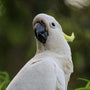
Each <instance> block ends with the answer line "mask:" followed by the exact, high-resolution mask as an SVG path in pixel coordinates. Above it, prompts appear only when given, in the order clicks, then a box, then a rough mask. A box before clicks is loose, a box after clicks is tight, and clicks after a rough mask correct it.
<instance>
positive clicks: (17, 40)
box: [0, 0, 90, 90]
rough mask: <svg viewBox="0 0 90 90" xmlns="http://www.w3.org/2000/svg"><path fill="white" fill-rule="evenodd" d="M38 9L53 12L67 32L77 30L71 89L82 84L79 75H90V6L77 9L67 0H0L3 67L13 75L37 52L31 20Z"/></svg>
mask: <svg viewBox="0 0 90 90" xmlns="http://www.w3.org/2000/svg"><path fill="white" fill-rule="evenodd" d="M38 13H47V14H50V15H52V16H54V17H55V18H56V19H57V21H59V23H60V24H61V26H62V28H63V31H64V32H65V33H67V34H69V35H70V34H71V33H72V32H74V33H75V37H76V38H75V40H74V42H73V43H69V44H70V46H71V50H72V60H73V63H74V73H73V74H72V76H71V81H70V83H69V90H73V89H74V88H76V87H82V86H83V85H84V83H81V82H80V81H78V80H77V78H78V77H83V78H86V79H90V55H89V52H90V46H89V45H90V6H88V7H85V8H82V9H77V8H74V7H71V6H67V5H66V4H65V3H64V0H45V1H43V0H0V70H2V71H7V72H8V73H9V75H10V77H11V78H13V77H14V76H15V75H16V73H17V72H18V71H19V70H20V69H21V67H22V66H23V65H24V64H25V63H26V62H27V61H28V60H29V59H30V58H32V57H33V56H34V54H35V51H36V43H35V38H34V37H35V36H34V31H33V29H32V20H33V18H34V16H35V15H36V14H38Z"/></svg>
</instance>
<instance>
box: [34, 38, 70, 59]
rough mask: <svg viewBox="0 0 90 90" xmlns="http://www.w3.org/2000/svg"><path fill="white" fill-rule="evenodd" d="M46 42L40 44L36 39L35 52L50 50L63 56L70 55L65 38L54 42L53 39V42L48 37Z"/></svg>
mask: <svg viewBox="0 0 90 90" xmlns="http://www.w3.org/2000/svg"><path fill="white" fill-rule="evenodd" d="M54 41H55V42H54ZM47 42H49V43H46V44H42V43H41V42H39V41H38V40H37V51H36V54H40V53H42V52H45V51H49V52H52V53H55V54H58V55H61V56H64V57H71V50H70V47H69V45H68V43H67V41H66V40H65V41H62V40H61V42H56V40H53V42H50V41H49V39H48V41H47Z"/></svg>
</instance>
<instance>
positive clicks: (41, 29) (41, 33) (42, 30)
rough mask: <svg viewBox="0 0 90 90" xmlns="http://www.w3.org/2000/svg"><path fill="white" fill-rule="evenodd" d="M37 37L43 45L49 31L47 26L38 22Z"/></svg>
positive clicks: (36, 27) (36, 25)
mask: <svg viewBox="0 0 90 90" xmlns="http://www.w3.org/2000/svg"><path fill="white" fill-rule="evenodd" d="M35 36H36V38H37V39H38V40H39V41H40V42H41V43H43V44H44V43H46V40H47V37H48V31H47V30H46V26H45V25H44V24H43V23H41V22H40V23H39V22H37V23H36V24H35Z"/></svg>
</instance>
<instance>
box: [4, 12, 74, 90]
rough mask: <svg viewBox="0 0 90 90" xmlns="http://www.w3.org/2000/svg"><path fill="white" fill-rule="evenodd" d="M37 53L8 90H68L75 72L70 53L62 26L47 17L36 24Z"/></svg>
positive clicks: (41, 15)
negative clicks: (72, 74) (69, 82)
mask: <svg viewBox="0 0 90 90" xmlns="http://www.w3.org/2000/svg"><path fill="white" fill-rule="evenodd" d="M33 29H34V31H35V36H36V42H37V51H36V54H35V56H34V57H33V58H32V59H31V60H30V61H28V62H27V64H26V65H25V66H24V67H23V68H22V69H21V70H20V71H19V73H18V74H17V75H16V76H15V77H14V79H13V80H12V81H11V83H10V84H9V85H8V87H7V89H6V90H67V85H68V81H69V79H70V75H71V73H72V72H73V64H72V58H71V50H70V47H69V45H68V43H67V41H72V40H73V39H74V34H72V36H71V37H70V36H67V35H66V34H64V33H63V31H62V28H61V26H60V24H59V23H58V22H57V21H56V20H55V19H54V18H53V17H52V16H49V15H46V14H43V13H42V14H38V15H37V16H36V17H35V18H34V20H33Z"/></svg>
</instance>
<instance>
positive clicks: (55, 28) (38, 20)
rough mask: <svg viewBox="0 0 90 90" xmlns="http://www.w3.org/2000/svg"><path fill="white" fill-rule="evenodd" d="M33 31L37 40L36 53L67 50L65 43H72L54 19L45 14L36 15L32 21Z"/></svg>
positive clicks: (70, 38) (71, 38) (72, 37)
mask: <svg viewBox="0 0 90 90" xmlns="http://www.w3.org/2000/svg"><path fill="white" fill-rule="evenodd" d="M33 29H34V30H35V36H36V39H37V47H38V51H39V52H40V51H44V50H51V51H53V50H54V51H56V52H58V50H64V49H66V50H67V49H68V48H69V46H68V44H67V41H66V40H68V41H72V40H73V39H74V35H73V34H72V36H71V37H69V36H67V35H66V34H64V33H63V31H62V28H61V26H60V24H59V23H58V22H57V21H56V20H55V18H54V17H52V16H50V15H47V14H38V15H37V16H36V17H35V18H34V20H33Z"/></svg>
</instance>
